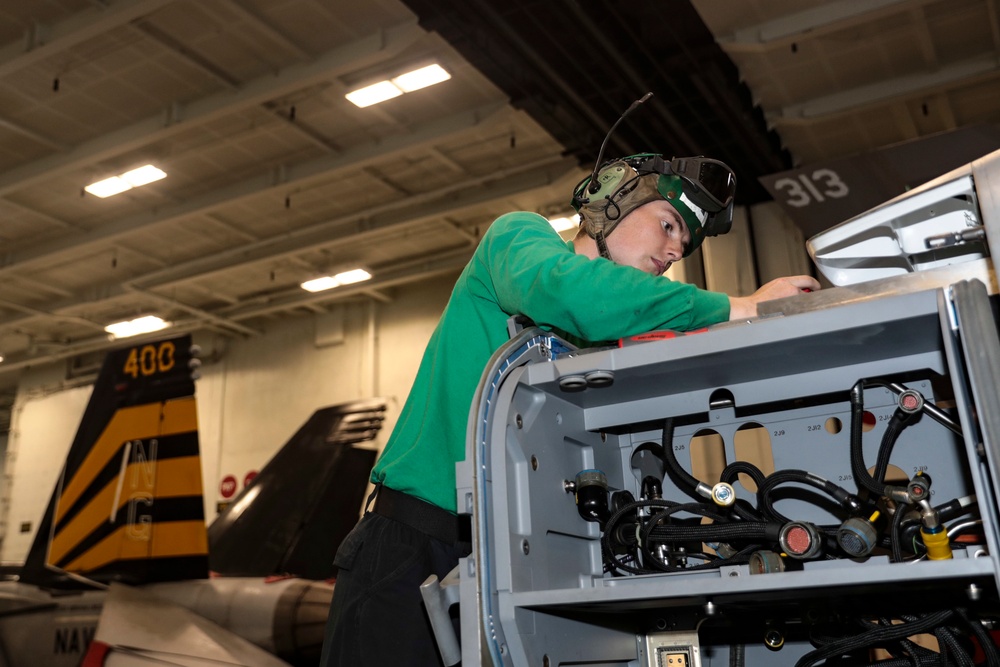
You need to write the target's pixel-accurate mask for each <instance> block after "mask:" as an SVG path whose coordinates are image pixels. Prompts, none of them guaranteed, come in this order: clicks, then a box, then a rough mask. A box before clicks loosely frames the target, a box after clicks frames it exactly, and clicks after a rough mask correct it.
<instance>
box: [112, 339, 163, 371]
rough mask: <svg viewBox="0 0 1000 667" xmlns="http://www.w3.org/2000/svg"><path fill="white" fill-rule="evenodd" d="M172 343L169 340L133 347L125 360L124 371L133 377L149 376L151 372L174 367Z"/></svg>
mask: <svg viewBox="0 0 1000 667" xmlns="http://www.w3.org/2000/svg"><path fill="white" fill-rule="evenodd" d="M174 350H175V348H174V344H173V343H172V342H171V341H166V342H163V343H160V344H159V345H143V346H142V347H141V348H138V347H133V348H132V349H131V350H130V351H129V353H128V359H126V360H125V368H124V369H123V370H124V372H125V373H127V374H128V375H131V376H132V377H133V378H137V377H139V374H140V373H141V374H142V375H143V377H149V376H150V375H152V374H153V373H166V372H167V371H169V370H170V369H171V368H173V367H174Z"/></svg>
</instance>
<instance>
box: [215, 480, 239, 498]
mask: <svg viewBox="0 0 1000 667" xmlns="http://www.w3.org/2000/svg"><path fill="white" fill-rule="evenodd" d="M219 493H220V494H222V497H223V498H232V497H233V494H234V493H236V478H235V477H233V476H232V475H226V476H225V477H223V478H222V482H221V483H220V484H219Z"/></svg>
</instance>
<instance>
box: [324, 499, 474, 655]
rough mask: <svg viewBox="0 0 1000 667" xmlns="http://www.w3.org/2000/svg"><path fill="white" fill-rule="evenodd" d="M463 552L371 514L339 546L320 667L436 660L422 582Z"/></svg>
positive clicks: (440, 575) (444, 570)
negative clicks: (338, 569) (423, 597)
mask: <svg viewBox="0 0 1000 667" xmlns="http://www.w3.org/2000/svg"><path fill="white" fill-rule="evenodd" d="M462 555H464V553H463V552H462V550H461V549H460V548H459V547H457V546H454V545H450V544H445V543H444V542H441V541H439V540H436V539H434V538H432V537H428V536H427V535H424V534H423V533H421V532H419V531H417V530H415V529H413V528H410V527H409V526H406V525H404V524H402V523H399V522H397V521H393V520H392V519H388V518H386V517H384V516H381V515H379V514H375V513H368V514H365V516H364V517H363V518H362V519H361V521H360V522H358V525H357V526H355V527H354V530H352V531H351V532H350V534H348V536H347V537H346V538H345V539H344V541H343V543H342V544H341V545H340V549H338V550H337V557H336V559H335V560H334V564H335V565H336V566H337V567H338V568H340V571H339V572H338V574H337V581H336V583H335V585H334V589H333V604H332V605H331V606H330V616H329V618H328V620H327V623H326V634H325V637H324V641H323V657H322V658H321V659H320V667H354V666H357V667H389V666H392V667H406V666H408V665H412V666H413V667H430V666H431V665H433V666H434V667H437V666H439V665H441V655H440V653H439V652H438V648H437V643H436V642H435V641H434V634H433V633H432V631H431V625H430V620H429V619H428V618H427V612H426V611H425V610H424V604H423V599H422V598H421V596H420V584H422V583H424V580H426V579H427V577H428V576H430V575H431V574H436V575H437V576H438V578H439V579H443V578H444V576H445V575H446V574H448V573H449V572H450V571H451V570H452V569H454V567H455V566H456V565H458V559H459V557H460V556H462Z"/></svg>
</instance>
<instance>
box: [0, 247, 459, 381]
mask: <svg viewBox="0 0 1000 667" xmlns="http://www.w3.org/2000/svg"><path fill="white" fill-rule="evenodd" d="M472 253H473V248H470V247H464V248H461V249H460V250H458V251H455V250H449V251H445V252H443V253H440V254H438V255H435V256H432V257H426V258H422V259H421V260H419V261H418V262H416V263H414V264H413V265H411V266H408V267H405V268H400V269H397V270H396V271H392V272H387V273H385V274H383V275H382V276H379V277H377V278H375V279H373V280H371V281H367V282H365V283H359V284H358V285H357V286H354V285H351V286H347V287H343V288H337V289H335V290H330V291H329V292H317V293H315V294H310V293H309V292H305V291H304V290H298V292H288V293H284V294H281V295H278V296H276V297H274V298H273V299H271V300H269V301H268V302H266V303H263V304H259V305H254V306H252V307H247V308H245V309H244V310H242V311H240V312H238V313H229V314H227V315H225V317H227V318H228V319H229V320H232V321H243V320H250V319H254V318H257V317H264V316H266V315H269V314H273V313H279V312H284V311H288V310H291V309H294V308H301V307H307V306H309V305H314V304H321V303H332V302H335V301H341V300H344V299H348V298H351V297H355V296H358V295H368V294H369V293H371V292H372V291H374V290H383V289H387V288H389V287H393V286H396V285H402V284H406V283H411V282H416V281H418V280H426V279H428V278H432V277H434V276H438V275H443V274H447V273H453V272H456V271H459V270H461V268H462V267H463V266H465V264H466V263H468V261H469V259H470V258H471V257H472ZM300 293H301V294H300ZM205 326H206V324H205V322H203V321H201V320H198V319H195V320H189V321H183V322H178V323H176V324H175V326H173V327H171V328H170V329H169V330H168V331H169V332H170V334H172V335H173V334H177V335H179V334H182V333H189V332H194V331H199V330H201V329H204V328H205ZM163 335H164V332H163V331H160V332H157V333H155V334H149V335H145V336H136V337H134V338H129V342H132V343H141V342H143V341H148V340H156V339H157V338H159V337H162V336H163ZM120 345H122V341H121V340H114V339H111V340H109V338H108V336H101V337H97V338H90V339H87V340H81V341H76V342H74V343H68V344H66V345H63V346H60V348H59V349H58V350H56V351H54V352H47V353H43V354H36V355H32V356H16V357H11V358H7V359H5V360H4V362H3V363H2V364H0V377H4V376H6V375H9V374H11V373H15V372H18V371H20V370H22V369H25V368H30V367H32V366H39V365H42V364H50V363H53V362H56V361H60V360H62V359H68V358H70V357H74V356H77V355H80V354H86V353H89V352H99V351H102V350H109V349H111V348H114V347H118V346H120Z"/></svg>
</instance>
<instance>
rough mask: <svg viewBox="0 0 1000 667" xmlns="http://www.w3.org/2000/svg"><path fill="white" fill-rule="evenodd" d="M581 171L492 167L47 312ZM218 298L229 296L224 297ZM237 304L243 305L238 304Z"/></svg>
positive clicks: (346, 238)
mask: <svg viewBox="0 0 1000 667" xmlns="http://www.w3.org/2000/svg"><path fill="white" fill-rule="evenodd" d="M579 174H580V170H579V168H578V167H577V166H576V162H575V161H574V160H573V159H572V158H558V157H555V156H554V157H553V158H550V159H546V160H539V161H538V162H535V163H532V164H529V165H521V166H520V167H517V168H510V169H507V170H503V171H493V172H490V173H489V174H488V175H485V176H481V177H478V178H474V179H470V180H467V181H463V182H461V183H458V184H452V185H449V186H447V187H445V188H439V189H437V190H433V191H431V192H427V193H422V194H419V195H414V196H413V197H408V198H406V199H402V200H399V201H396V202H390V203H388V204H384V205H382V206H379V207H374V208H369V209H366V210H365V211H364V212H363V213H357V214H354V215H349V216H344V217H340V218H334V219H332V220H327V221H325V222H320V223H316V224H314V225H310V226H309V227H304V228H301V229H298V230H290V231H288V232H285V233H283V234H281V235H279V236H277V237H273V238H268V239H261V240H260V241H255V242H252V243H248V244H245V245H242V246H238V247H235V248H232V249H231V250H228V251H225V252H222V253H215V254H213V255H211V256H209V257H203V258H199V259H195V260H191V261H188V262H183V263H181V264H177V265H175V266H172V267H170V268H167V269H163V270H158V271H154V272H152V273H147V274H146V275H143V276H138V277H136V278H133V279H132V280H131V281H129V283H128V284H127V285H124V284H116V285H109V286H105V287H103V288H102V289H101V290H100V294H99V295H98V296H95V297H93V298H85V297H84V296H83V295H79V294H77V295H70V296H69V297H68V298H65V299H62V300H60V301H58V302H54V303H49V304H46V310H47V311H48V312H50V313H58V312H63V311H67V310H71V309H74V308H79V307H81V306H96V305H99V304H101V303H104V302H106V301H109V300H112V299H115V298H118V297H120V296H123V295H125V294H127V293H129V291H136V290H145V291H148V290H154V289H165V288H168V287H172V286H175V285H177V284H179V283H183V282H187V281H190V280H193V279H197V278H204V277H208V276H210V275H212V274H214V273H219V272H223V271H227V270H232V269H236V268H240V267H242V266H248V265H252V264H256V263H261V262H269V261H274V260H277V259H281V258H284V257H288V256H292V255H294V254H296V253H299V252H301V251H302V250H303V248H308V249H310V250H315V249H318V248H321V247H323V248H330V247H338V246H342V245H351V244H354V243H357V242H359V241H364V240H367V239H369V238H372V237H374V236H379V235H385V234H391V233H398V232H400V231H402V230H404V229H407V228H409V227H413V226H416V225H420V224H425V223H426V222H428V221H429V220H434V219H438V218H441V217H443V216H447V215H450V214H456V213H458V212H460V211H462V210H465V209H468V208H471V207H474V206H480V205H483V204H487V203H489V202H492V201H501V200H505V199H508V198H510V197H511V196H513V195H516V194H518V193H523V192H526V191H530V190H534V189H538V188H541V187H545V186H549V185H552V184H554V183H557V182H559V181H560V180H567V182H568V184H567V186H566V190H567V191H568V190H569V189H570V187H571V184H572V183H575V182H576V180H578V178H579ZM351 225H354V230H353V233H345V232H348V230H347V229H346V228H347V227H350V226H351ZM338 232H339V233H338ZM195 285H197V284H195ZM218 298H219V299H220V300H224V299H223V297H222V296H218ZM233 305H234V306H236V307H239V304H238V303H236V304H233ZM31 319H33V318H32V317H31V316H30V315H26V316H22V317H15V318H7V319H6V320H4V321H3V323H2V324H0V331H2V330H4V329H13V328H14V327H17V326H21V325H23V324H25V323H26V322H28V321H30V320H31Z"/></svg>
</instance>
